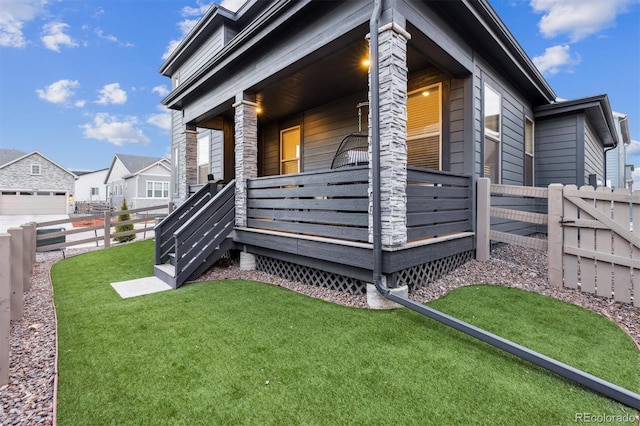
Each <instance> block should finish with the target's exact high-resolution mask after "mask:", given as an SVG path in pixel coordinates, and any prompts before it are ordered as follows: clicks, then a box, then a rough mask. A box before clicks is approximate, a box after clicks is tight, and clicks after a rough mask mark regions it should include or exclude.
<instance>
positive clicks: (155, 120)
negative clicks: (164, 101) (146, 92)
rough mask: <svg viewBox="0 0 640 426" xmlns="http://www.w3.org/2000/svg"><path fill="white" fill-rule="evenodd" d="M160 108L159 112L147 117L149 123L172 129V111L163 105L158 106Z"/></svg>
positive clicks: (164, 128) (163, 128)
mask: <svg viewBox="0 0 640 426" xmlns="http://www.w3.org/2000/svg"><path fill="white" fill-rule="evenodd" d="M158 110H160V112H159V113H157V114H152V115H150V116H149V117H147V123H149V124H152V125H154V126H156V127H159V128H160V129H162V130H171V111H169V110H168V109H167V108H165V107H164V106H162V105H160V106H159V107H158Z"/></svg>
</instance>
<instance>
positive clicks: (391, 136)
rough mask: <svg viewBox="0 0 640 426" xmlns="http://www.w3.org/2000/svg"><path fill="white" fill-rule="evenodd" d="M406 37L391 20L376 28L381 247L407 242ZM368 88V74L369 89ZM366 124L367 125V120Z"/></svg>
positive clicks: (370, 214)
mask: <svg viewBox="0 0 640 426" xmlns="http://www.w3.org/2000/svg"><path fill="white" fill-rule="evenodd" d="M410 38H411V36H410V35H409V33H407V32H406V31H405V30H404V29H403V28H402V27H401V26H400V25H399V24H397V23H395V22H391V23H389V24H386V25H384V26H382V27H380V30H379V41H378V44H379V58H378V62H379V64H380V66H379V77H380V80H379V84H380V87H379V91H380V108H379V110H380V186H381V194H380V197H381V204H382V210H381V215H382V229H381V234H382V245H383V247H397V246H402V245H403V244H405V243H406V242H407V194H406V185H407V73H408V70H407V41H408V40H409V39H410ZM372 89H373V88H371V76H369V90H370V91H371V90H372ZM369 100H371V94H369ZM369 123H370V124H371V120H369ZM369 135H371V129H369ZM369 155H371V143H369ZM369 165H370V166H369V167H370V168H369V241H370V242H372V241H373V216H372V212H373V196H372V191H373V187H372V177H371V175H372V170H371V162H369Z"/></svg>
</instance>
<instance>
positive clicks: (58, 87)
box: [36, 80, 80, 104]
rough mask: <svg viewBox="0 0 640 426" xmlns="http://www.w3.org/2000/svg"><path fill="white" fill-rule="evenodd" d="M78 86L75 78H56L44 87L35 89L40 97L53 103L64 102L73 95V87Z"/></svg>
mask: <svg viewBox="0 0 640 426" xmlns="http://www.w3.org/2000/svg"><path fill="white" fill-rule="evenodd" d="M78 86H80V83H78V81H77V80H58V81H56V82H55V83H51V84H50V85H48V86H46V87H45V88H44V89H37V90H36V93H37V94H38V97H39V98H40V99H44V100H45V101H47V102H51V103H53V104H64V103H66V102H67V101H68V100H70V99H71V98H72V97H73V96H74V95H75V89H77V88H78Z"/></svg>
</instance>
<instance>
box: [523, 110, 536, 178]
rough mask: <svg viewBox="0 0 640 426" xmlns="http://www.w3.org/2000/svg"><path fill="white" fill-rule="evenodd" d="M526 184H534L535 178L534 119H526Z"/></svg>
mask: <svg viewBox="0 0 640 426" xmlns="http://www.w3.org/2000/svg"><path fill="white" fill-rule="evenodd" d="M524 184H525V185H526V186H533V185H534V178H533V121H531V120H530V119H529V118H527V117H525V119H524Z"/></svg>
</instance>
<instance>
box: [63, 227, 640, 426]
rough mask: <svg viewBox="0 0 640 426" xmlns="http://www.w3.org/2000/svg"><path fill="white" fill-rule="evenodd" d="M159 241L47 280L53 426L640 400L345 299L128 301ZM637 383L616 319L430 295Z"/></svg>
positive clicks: (189, 295) (208, 287)
mask: <svg viewBox="0 0 640 426" xmlns="http://www.w3.org/2000/svg"><path fill="white" fill-rule="evenodd" d="M152 263H153V241H151V240H147V241H142V242H139V243H133V244H129V245H125V246H119V247H114V248H111V249H108V250H101V251H95V252H91V253H87V254H84V255H81V256H76V257H72V258H69V259H66V260H64V261H61V262H59V263H57V264H55V265H54V266H53V268H52V272H51V276H52V282H53V286H54V292H55V303H56V309H57V315H58V338H59V374H60V376H59V390H58V422H59V425H61V426H64V425H81V424H91V425H102V424H114V425H128V424H130V425H160V424H170V425H196V424H202V425H213V424H234V425H235V424H250V425H255V424H259V425H268V424H273V425H283V424H305V425H309V424H327V425H336V424H367V425H368V424H393V425H398V424H403V425H404V424H419V425H426V424H433V425H445V424H446V425H448V424H487V425H513V424H523V423H526V424H531V425H552V424H553V425H562V424H575V423H576V421H575V420H576V414H577V413H591V414H594V415H596V414H597V415H608V416H617V415H620V416H631V415H635V414H636V413H635V412H634V411H633V410H630V409H628V408H625V407H624V406H621V405H619V404H616V403H614V402H612V401H610V400H608V399H606V398H603V397H600V396H598V395H596V394H594V393H592V392H591V391H588V390H585V389H583V388H582V387H580V386H579V385H575V384H573V383H571V382H569V381H567V380H564V379H562V378H559V377H558V376H556V375H554V374H552V373H549V372H546V371H545V370H542V369H540V368H538V367H535V366H533V365H531V364H529V363H527V362H525V361H522V360H519V359H518V358H516V357H513V356H511V355H509V354H506V353H504V352H502V351H500V350H498V349H495V348H492V347H491V346H489V345H486V344H484V343H481V342H479V341H477V340H475V339H473V338H471V337H468V336H466V335H463V334H461V333H459V332H456V331H454V330H452V329H449V328H447V327H445V326H443V325H440V324H438V323H436V322H435V321H432V320H430V319H428V318H425V317H423V316H421V315H419V314H416V313H414V312H411V311H409V310H407V309H400V310H394V311H370V310H364V309H354V308H347V307H343V306H338V305H334V304H330V303H327V302H324V301H320V300H316V299H313V298H310V297H306V296H303V295H300V294H297V293H294V292H291V291H289V290H286V289H283V288H280V287H276V286H271V285H266V284H260V283H256V282H247V281H219V282H205V283H197V284H191V285H188V286H185V287H183V288H181V289H179V290H177V291H168V292H163V293H156V294H152V295H147V296H142V297H138V298H133V299H126V300H122V299H120V297H119V296H118V295H117V293H116V292H115V291H114V290H113V289H112V288H111V286H110V285H109V283H110V282H114V281H122V280H127V279H134V278H140V277H144V276H149V275H151V274H152V273H153V272H152V271H153V264H152ZM430 306H433V307H435V308H436V309H439V310H442V311H444V312H446V313H449V314H451V315H454V316H457V317H459V318H461V319H464V320H466V321H468V322H471V323H473V324H475V325H478V326H480V327H483V328H485V329H487V330H489V331H491V332H493V333H496V334H498V335H500V336H503V337H505V338H509V339H511V340H514V341H515V342H517V343H520V344H522V345H525V346H528V347H530V348H531V349H534V350H537V351H539V352H542V353H544V354H546V355H549V356H551V357H554V358H556V359H559V360H560V361H563V362H565V363H568V364H570V365H573V366H575V367H577V368H580V369H583V370H585V371H587V372H590V373H592V374H595V375H597V376H599V377H601V378H604V379H606V380H609V381H611V382H613V383H616V384H618V385H620V386H623V387H626V388H627V389H631V390H634V391H635V392H638V391H639V390H640V353H639V352H638V350H637V348H636V347H635V345H634V344H633V342H632V341H631V339H630V338H629V337H628V336H627V335H626V334H625V333H624V332H623V331H621V330H620V329H619V328H618V327H617V326H616V325H615V324H613V323H611V322H610V321H609V320H607V319H605V318H604V317H601V316H599V315H596V314H594V313H592V312H589V311H586V310H584V309H582V308H579V307H576V306H573V305H569V304H566V303H563V302H559V301H556V300H553V299H550V298H547V297H544V296H541V295H538V294H533V293H527V292H523V291H520V290H515V289H509V288H503V287H495V286H473V287H468V288H461V289H458V290H456V291H454V292H451V293H449V294H448V295H447V296H445V297H444V298H442V299H440V300H437V301H435V302H433V303H431V304H430Z"/></svg>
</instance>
